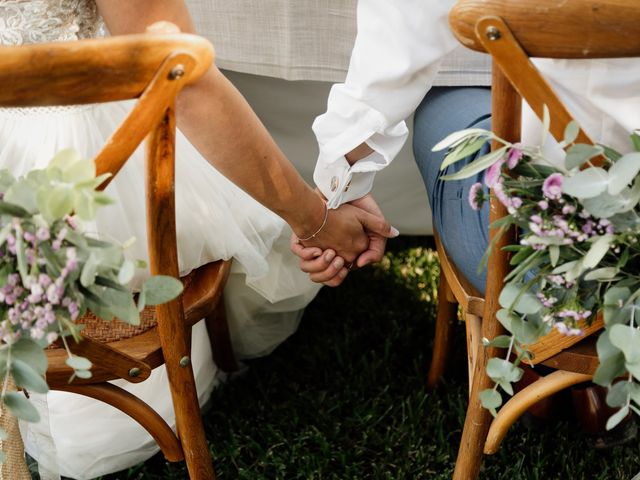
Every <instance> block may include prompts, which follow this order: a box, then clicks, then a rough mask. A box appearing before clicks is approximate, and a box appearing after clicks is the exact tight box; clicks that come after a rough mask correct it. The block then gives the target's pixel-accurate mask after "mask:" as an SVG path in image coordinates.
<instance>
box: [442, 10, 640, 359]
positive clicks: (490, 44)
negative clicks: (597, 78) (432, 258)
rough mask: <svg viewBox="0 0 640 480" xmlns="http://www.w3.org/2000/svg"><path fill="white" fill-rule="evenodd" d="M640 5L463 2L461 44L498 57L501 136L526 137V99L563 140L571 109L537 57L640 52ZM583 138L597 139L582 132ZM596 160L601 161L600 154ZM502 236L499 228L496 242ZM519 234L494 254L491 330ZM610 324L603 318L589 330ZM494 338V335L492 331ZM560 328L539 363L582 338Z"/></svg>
mask: <svg viewBox="0 0 640 480" xmlns="http://www.w3.org/2000/svg"><path fill="white" fill-rule="evenodd" d="M639 19H640V2H637V1H634V0H605V1H595V0H593V1H592V0H589V1H584V0H563V1H559V0H535V1H517V2H514V1H509V0H459V1H458V2H457V3H456V4H455V6H454V7H453V8H452V10H451V13H450V15H449V22H450V25H451V28H452V30H453V32H454V35H456V37H457V38H458V40H460V42H461V43H462V44H463V45H465V46H467V47H469V48H472V49H474V50H478V51H481V52H486V53H489V54H491V56H492V59H493V65H494V69H493V82H492V102H493V105H492V111H493V116H492V122H493V125H492V129H493V131H494V132H495V133H496V134H497V135H498V136H499V137H501V138H504V139H505V140H508V141H512V142H517V141H519V139H520V133H521V132H520V122H519V119H520V115H521V98H523V99H524V100H525V101H526V102H527V103H528V105H529V106H530V107H531V109H532V110H533V111H534V112H535V113H536V115H537V116H538V117H539V118H540V119H541V120H542V119H543V112H544V107H545V105H546V107H547V108H548V110H549V114H550V117H551V118H552V119H553V121H552V122H551V125H550V133H551V134H552V135H553V136H554V138H555V139H556V140H558V141H561V140H562V139H563V136H564V130H565V127H566V126H567V124H568V123H569V122H570V121H572V120H573V118H572V116H571V114H570V113H569V111H568V110H567V109H566V107H565V106H564V105H563V103H562V101H561V100H560V99H559V98H558V96H557V95H556V94H555V92H554V91H553V89H552V88H551V86H550V85H549V84H548V82H547V81H546V80H545V79H544V77H543V76H542V75H541V74H540V72H539V71H538V69H537V68H536V67H535V65H534V64H533V63H532V62H531V60H530V57H533V56H535V57H545V58H563V59H592V58H614V57H635V56H640V22H639ZM576 142H578V143H589V144H593V143H594V142H593V140H591V139H590V138H589V136H588V135H587V134H586V133H585V132H584V130H582V128H581V129H580V131H579V133H578V137H577V139H576ZM594 163H596V164H597V163H598V159H596V160H595V162H594ZM505 215H507V212H506V209H505V207H504V206H503V205H502V204H501V203H500V202H499V201H498V200H497V199H495V198H494V199H492V201H491V206H490V218H491V222H492V223H493V222H494V221H495V220H497V219H499V218H501V217H503V216H505ZM498 234H499V231H498V230H497V229H492V231H491V232H490V239H493V238H494V237H495V236H496V235H498ZM514 235H515V233H514V232H509V233H508V234H506V235H503V236H502V238H501V239H500V240H498V242H497V244H496V246H495V248H494V249H493V252H492V254H491V256H490V258H489V263H488V268H489V271H491V272H492V274H491V275H490V276H489V279H488V281H487V289H486V302H485V315H484V319H485V320H484V321H485V322H489V323H490V324H493V327H491V326H489V330H490V332H485V330H484V328H483V335H485V336H486V334H487V333H490V334H492V335H497V334H499V333H500V332H501V330H502V328H501V326H500V324H499V322H498V321H497V319H496V317H495V313H496V311H497V310H498V309H499V308H500V307H499V305H498V301H497V299H498V296H499V294H500V291H501V289H502V285H503V281H502V279H503V278H504V276H505V275H506V274H507V273H508V271H509V255H508V253H507V252H504V251H503V250H502V247H504V246H506V245H508V244H511V243H514V241H515V237H514ZM601 328H602V321H601V320H600V319H599V320H598V321H596V322H594V324H592V325H591V326H589V327H585V333H586V334H587V335H590V334H592V333H594V332H596V331H598V330H600V329H601ZM489 338H492V337H491V336H490V337H489ZM580 340H581V337H573V338H572V337H567V336H564V335H562V334H560V333H559V332H557V331H555V330H554V331H552V332H551V333H550V334H549V335H547V336H546V337H544V338H543V339H541V340H540V341H539V342H537V343H536V344H534V345H529V346H528V348H529V349H530V351H531V352H532V354H533V360H532V362H533V363H534V364H535V363H540V362H543V361H545V360H547V359H549V358H550V357H552V356H554V355H556V354H557V353H559V352H561V351H562V350H564V349H566V348H567V347H569V346H572V345H574V344H575V343H577V342H579V341H580Z"/></svg>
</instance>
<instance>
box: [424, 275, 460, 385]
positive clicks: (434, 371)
mask: <svg viewBox="0 0 640 480" xmlns="http://www.w3.org/2000/svg"><path fill="white" fill-rule="evenodd" d="M457 313H458V303H457V302H456V301H455V298H454V297H453V292H451V288H450V287H449V284H448V283H447V279H446V278H445V275H444V272H442V271H440V283H439V285H438V305H437V307H436V332H435V338H434V341H433V353H432V355H431V366H430V367H429V374H428V376H427V388H428V389H429V390H433V389H434V388H435V387H436V386H437V384H438V383H439V382H440V379H441V378H442V375H443V374H444V369H445V366H446V363H447V358H448V357H449V351H450V350H451V337H452V335H453V327H454V325H455V321H456V318H457Z"/></svg>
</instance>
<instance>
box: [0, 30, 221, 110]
mask: <svg viewBox="0 0 640 480" xmlns="http://www.w3.org/2000/svg"><path fill="white" fill-rule="evenodd" d="M176 52H181V53H183V54H185V55H189V56H191V57H193V58H198V62H197V65H196V68H194V69H192V70H190V71H188V72H186V74H185V78H184V80H183V82H184V84H189V83H192V82H194V81H195V80H196V79H198V78H200V77H201V76H202V74H204V72H205V71H206V70H207V69H208V68H209V66H210V65H211V62H212V61H213V47H212V45H211V43H209V42H208V41H207V40H205V39H204V38H202V37H198V36H196V35H187V34H174V35H160V34H156V35H152V34H140V35H123V36H115V37H108V38H100V39H90V40H83V41H81V42H77V41H72V42H56V43H42V44H33V45H24V46H19V47H1V48H0V84H1V85H3V88H1V89H0V106H3V107H25V106H43V105H77V104H82V103H99V102H111V101H116V100H126V99H130V98H136V97H139V96H140V95H141V94H142V92H143V91H144V90H145V88H146V87H147V85H148V84H149V82H150V81H151V79H152V78H153V75H154V74H155V73H156V71H157V69H158V66H159V65H160V64H161V63H162V62H163V61H164V60H165V59H166V58H167V57H168V56H169V55H170V54H174V53H176ZM7 85H11V88H6V86H7Z"/></svg>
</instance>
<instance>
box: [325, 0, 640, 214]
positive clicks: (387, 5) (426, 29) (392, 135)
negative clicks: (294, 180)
mask: <svg viewBox="0 0 640 480" xmlns="http://www.w3.org/2000/svg"><path fill="white" fill-rule="evenodd" d="M452 4H453V1H450V0H393V1H389V0H361V1H360V2H359V3H358V11H357V26H358V33H357V37H356V42H355V46H354V49H353V53H352V56H351V62H350V66H349V72H348V74H347V78H346V80H345V82H344V83H341V84H337V85H334V87H333V88H332V90H331V93H330V95H329V100H328V105H327V112H326V113H324V114H323V115H320V116H319V117H318V118H317V119H316V121H315V122H314V125H313V130H314V133H315V134H316V138H317V140H318V145H319V147H320V153H319V157H318V162H317V165H316V169H315V172H314V180H315V182H316V184H317V185H318V187H319V188H320V190H321V191H322V192H323V194H324V195H325V196H326V197H327V199H328V204H329V206H330V207H331V208H336V207H338V206H339V205H340V204H342V203H344V202H348V201H351V200H353V199H356V198H360V197H361V196H363V195H365V194H366V193H368V192H369V190H370V189H371V186H372V184H373V179H374V175H375V172H377V171H379V170H381V169H382V168H384V167H385V166H387V165H388V164H389V163H390V162H391V161H392V160H393V158H394V157H395V155H396V154H397V152H398V151H399V150H400V148H401V146H402V145H403V143H404V142H405V140H406V138H407V133H408V132H407V127H406V125H405V123H404V120H405V118H407V117H408V116H409V115H410V114H411V112H413V110H414V109H415V108H416V107H417V106H418V104H419V102H420V101H421V100H422V98H423V97H424V95H425V94H426V92H427V91H428V90H429V88H430V87H431V85H432V83H433V81H434V78H435V76H436V73H437V71H438V65H439V63H440V61H441V59H442V58H443V57H445V56H446V55H447V54H448V53H449V52H451V51H452V50H453V49H454V48H455V47H456V46H457V41H456V40H455V38H454V37H453V34H452V33H451V31H450V30H449V26H448V22H447V14H448V11H449V9H450V7H451V5H452ZM536 64H537V66H538V68H539V69H540V70H541V71H542V73H543V74H544V75H545V76H546V77H547V78H548V80H549V81H550V83H551V84H552V86H553V87H554V89H555V91H556V92H557V93H558V95H559V96H560V97H561V99H563V101H564V103H565V105H566V106H567V108H568V109H569V111H570V112H571V113H572V114H573V115H574V117H575V118H576V119H577V120H578V122H579V123H580V124H581V125H582V126H583V128H584V129H585V130H586V131H587V133H589V134H590V135H591V136H592V138H593V139H594V140H596V141H599V142H602V143H604V144H606V145H609V146H611V147H613V148H616V149H619V150H622V151H628V150H629V149H630V143H629V141H628V135H629V133H630V132H631V131H632V130H634V129H638V128H640V62H639V61H637V60H629V59H607V60H589V61H585V60H572V61H567V60H539V61H537V62H536ZM532 115H533V114H532V113H531V112H530V113H529V114H528V115H524V116H523V117H524V118H523V119H524V123H523V140H524V141H525V142H527V143H531V144H539V143H540V137H539V136H536V134H535V131H536V130H539V128H538V127H537V125H538V122H537V121H535V120H532V119H531V116H532ZM552 121H553V119H552ZM363 142H366V143H367V144H368V145H369V146H370V147H371V148H372V149H373V150H374V153H372V154H371V155H369V156H368V157H366V158H364V159H362V160H359V161H358V162H356V163H355V164H354V165H353V166H349V164H348V162H347V161H346V159H345V158H344V155H345V154H346V153H347V152H349V151H351V150H352V149H354V148H355V147H357V146H358V145H360V144H361V143H363Z"/></svg>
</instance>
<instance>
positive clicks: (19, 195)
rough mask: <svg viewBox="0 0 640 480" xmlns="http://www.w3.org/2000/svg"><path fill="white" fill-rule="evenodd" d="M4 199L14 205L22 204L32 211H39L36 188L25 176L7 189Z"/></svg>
mask: <svg viewBox="0 0 640 480" xmlns="http://www.w3.org/2000/svg"><path fill="white" fill-rule="evenodd" d="M3 200H4V201H5V202H8V203H12V204H14V205H20V206H21V207H22V208H24V209H25V210H27V211H28V212H31V213H33V212H36V211H38V202H37V201H36V190H35V189H34V187H33V186H32V185H31V184H30V183H29V182H28V181H27V180H26V179H24V178H21V179H20V180H18V181H16V182H15V183H14V184H13V185H11V186H10V187H9V188H8V189H7V191H6V192H5V194H4V197H3Z"/></svg>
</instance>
